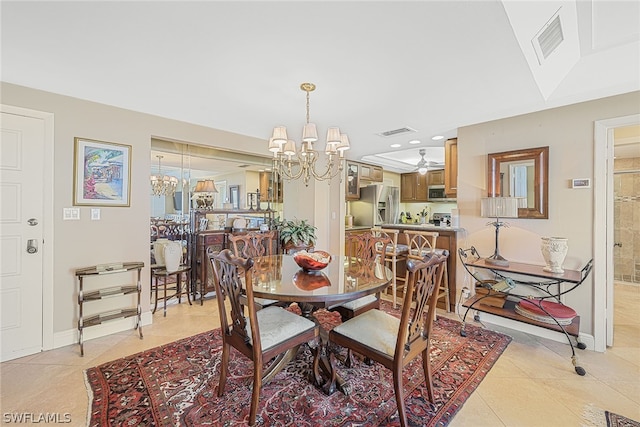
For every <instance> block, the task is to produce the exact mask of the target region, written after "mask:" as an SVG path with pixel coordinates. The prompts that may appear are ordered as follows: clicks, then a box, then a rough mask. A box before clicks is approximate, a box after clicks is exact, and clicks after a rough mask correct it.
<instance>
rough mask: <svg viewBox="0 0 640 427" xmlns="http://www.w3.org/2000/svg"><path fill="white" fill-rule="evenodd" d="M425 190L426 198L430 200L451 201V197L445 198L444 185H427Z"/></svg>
mask: <svg viewBox="0 0 640 427" xmlns="http://www.w3.org/2000/svg"><path fill="white" fill-rule="evenodd" d="M427 191H428V193H427V200H428V201H430V202H442V201H452V199H447V195H446V194H445V192H444V185H430V186H429V187H427Z"/></svg>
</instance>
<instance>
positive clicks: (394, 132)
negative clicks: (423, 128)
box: [378, 127, 416, 138]
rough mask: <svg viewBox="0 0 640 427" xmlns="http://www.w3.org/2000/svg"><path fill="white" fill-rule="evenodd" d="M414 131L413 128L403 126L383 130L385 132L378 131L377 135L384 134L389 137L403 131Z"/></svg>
mask: <svg viewBox="0 0 640 427" xmlns="http://www.w3.org/2000/svg"><path fill="white" fill-rule="evenodd" d="M415 131H416V130H415V129H411V128H408V127H404V128H400V129H394V130H388V131H385V132H380V133H379V134H378V135H380V136H384V137H385V138H386V137H389V136H396V135H400V134H403V133H411V132H415Z"/></svg>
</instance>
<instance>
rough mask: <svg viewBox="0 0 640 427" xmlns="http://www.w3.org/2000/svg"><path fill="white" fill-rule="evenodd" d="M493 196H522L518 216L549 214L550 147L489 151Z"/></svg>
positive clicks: (527, 216)
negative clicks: (499, 151)
mask: <svg viewBox="0 0 640 427" xmlns="http://www.w3.org/2000/svg"><path fill="white" fill-rule="evenodd" d="M488 158H489V169H488V175H489V176H488V189H489V190H488V192H489V197H519V198H521V199H520V200H521V201H520V204H519V206H520V207H519V208H518V218H533V219H547V218H549V147H538V148H530V149H526V150H516V151H505V152H502V153H491V154H489V155H488Z"/></svg>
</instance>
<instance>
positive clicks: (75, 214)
mask: <svg viewBox="0 0 640 427" xmlns="http://www.w3.org/2000/svg"><path fill="white" fill-rule="evenodd" d="M62 219H63V220H64V221H78V220H80V208H62Z"/></svg>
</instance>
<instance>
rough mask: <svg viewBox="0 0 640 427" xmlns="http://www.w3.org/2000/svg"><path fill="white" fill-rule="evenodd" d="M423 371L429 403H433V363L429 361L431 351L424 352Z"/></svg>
mask: <svg viewBox="0 0 640 427" xmlns="http://www.w3.org/2000/svg"><path fill="white" fill-rule="evenodd" d="M422 370H423V371H424V381H425V385H426V386H427V395H428V396H427V397H428V398H429V402H431V403H434V401H433V382H432V381H431V361H430V359H429V350H425V351H423V352H422Z"/></svg>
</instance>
